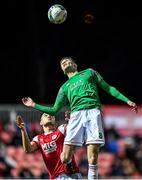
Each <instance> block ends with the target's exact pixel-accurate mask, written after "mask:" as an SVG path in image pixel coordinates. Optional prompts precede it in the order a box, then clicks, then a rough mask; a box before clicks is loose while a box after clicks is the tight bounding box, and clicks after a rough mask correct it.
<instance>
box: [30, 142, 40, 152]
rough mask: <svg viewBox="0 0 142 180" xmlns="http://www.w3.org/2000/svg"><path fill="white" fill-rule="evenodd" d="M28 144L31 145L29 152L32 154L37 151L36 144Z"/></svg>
mask: <svg viewBox="0 0 142 180" xmlns="http://www.w3.org/2000/svg"><path fill="white" fill-rule="evenodd" d="M30 144H31V149H30V152H34V151H36V150H37V149H39V147H38V144H37V143H36V142H34V141H31V142H30Z"/></svg>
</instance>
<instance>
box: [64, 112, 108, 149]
mask: <svg viewBox="0 0 142 180" xmlns="http://www.w3.org/2000/svg"><path fill="white" fill-rule="evenodd" d="M84 143H85V144H100V145H101V146H102V145H104V143H105V139H104V131H103V117H102V114H101V111H100V110H99V109H86V110H80V111H77V112H74V113H71V116H70V120H69V122H68V125H67V131H66V137H65V140H64V144H71V145H75V146H82V145H83V144H84Z"/></svg>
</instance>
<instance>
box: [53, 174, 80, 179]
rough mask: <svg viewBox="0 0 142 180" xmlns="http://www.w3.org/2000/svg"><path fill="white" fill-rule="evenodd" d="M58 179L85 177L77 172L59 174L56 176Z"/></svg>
mask: <svg viewBox="0 0 142 180" xmlns="http://www.w3.org/2000/svg"><path fill="white" fill-rule="evenodd" d="M55 179H56V180H71V179H83V178H82V175H81V174H80V173H75V174H72V175H70V176H69V175H66V174H61V175H59V176H58V177H57V178H55Z"/></svg>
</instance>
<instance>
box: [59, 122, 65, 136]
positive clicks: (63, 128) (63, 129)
mask: <svg viewBox="0 0 142 180" xmlns="http://www.w3.org/2000/svg"><path fill="white" fill-rule="evenodd" d="M58 129H59V131H60V132H61V133H62V134H63V135H65V133H66V124H62V125H60V126H59V127H58Z"/></svg>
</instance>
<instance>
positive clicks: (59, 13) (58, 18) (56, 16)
mask: <svg viewBox="0 0 142 180" xmlns="http://www.w3.org/2000/svg"><path fill="white" fill-rule="evenodd" d="M47 15H48V19H49V21H50V22H51V23H54V24H61V23H63V22H64V21H65V20H66V18H67V10H66V9H65V8H64V7H63V6H62V5H60V4H55V5H52V6H51V7H50V8H49V10H48V14H47Z"/></svg>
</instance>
